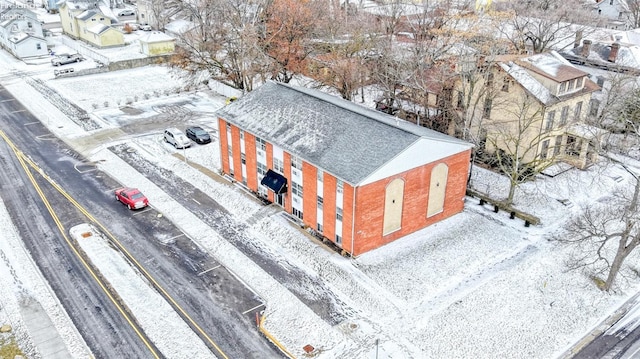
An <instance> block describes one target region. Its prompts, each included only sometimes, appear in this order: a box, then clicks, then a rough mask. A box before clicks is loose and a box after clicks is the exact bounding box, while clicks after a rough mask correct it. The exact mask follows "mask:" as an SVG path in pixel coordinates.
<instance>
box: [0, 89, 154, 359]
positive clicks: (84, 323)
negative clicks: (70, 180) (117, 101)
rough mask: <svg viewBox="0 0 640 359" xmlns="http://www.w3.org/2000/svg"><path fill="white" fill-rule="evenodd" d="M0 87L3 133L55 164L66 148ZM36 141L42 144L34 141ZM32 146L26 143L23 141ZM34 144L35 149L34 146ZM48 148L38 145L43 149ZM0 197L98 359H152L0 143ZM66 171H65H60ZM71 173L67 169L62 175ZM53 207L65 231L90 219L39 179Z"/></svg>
mask: <svg viewBox="0 0 640 359" xmlns="http://www.w3.org/2000/svg"><path fill="white" fill-rule="evenodd" d="M7 100H9V97H8V96H7V92H6V91H5V90H4V88H0V101H1V102H0V114H1V115H0V123H1V126H0V127H1V128H2V129H3V131H5V132H9V133H13V132H16V131H17V132H20V133H22V140H21V141H19V142H20V143H21V144H22V146H23V147H24V146H28V147H30V148H31V151H30V152H31V154H36V155H37V157H40V158H46V159H47V161H57V159H58V158H59V157H62V156H64V154H63V153H62V152H61V151H65V149H64V148H61V147H58V146H56V144H55V142H54V141H51V140H50V139H49V138H51V137H50V136H47V135H46V133H47V132H46V130H45V129H44V128H43V126H42V125H40V124H39V123H36V122H34V121H35V118H33V117H32V116H31V115H30V114H29V113H27V112H15V111H22V110H23V108H22V107H21V105H20V104H18V103H16V102H15V101H7ZM38 136H45V137H42V139H41V140H36V141H34V139H35V138H37V137H38ZM27 138H28V139H29V141H28V142H26V143H25V142H24V140H25V139H27ZM34 142H35V144H34ZM43 143H44V144H46V146H40V144H43ZM0 164H1V166H2V171H0V195H1V196H2V198H3V200H4V202H5V205H6V206H7V210H8V211H9V214H10V215H11V218H12V220H13V222H14V224H15V226H16V227H17V228H18V230H19V232H20V235H21V238H22V240H23V241H24V243H25V245H26V247H27V249H28V250H29V252H30V253H31V256H32V258H33V259H34V261H35V262H36V263H37V264H38V266H39V268H40V271H41V272H42V273H43V275H44V276H45V278H46V279H47V281H48V282H49V285H50V286H51V287H52V288H53V290H54V291H55V293H56V294H57V296H58V298H59V300H60V302H61V303H62V304H63V306H64V308H65V310H66V311H67V313H68V314H69V316H70V317H71V319H72V321H73V323H74V324H75V326H76V327H77V329H78V331H79V332H80V333H81V334H82V336H83V338H84V339H85V341H86V343H87V345H88V346H89V348H90V349H91V350H92V352H93V354H94V355H95V357H97V358H125V357H130V358H133V357H135V358H152V357H154V356H153V355H152V353H151V351H150V350H149V348H147V347H146V345H145V344H144V343H143V342H142V340H141V339H140V337H139V336H138V335H137V334H136V333H135V331H134V330H133V328H132V327H131V326H130V325H129V324H128V323H127V321H126V320H125V318H124V317H123V316H122V315H121V314H120V313H119V311H118V309H117V308H116V306H115V305H114V303H113V302H111V301H110V300H109V299H108V297H107V295H106V293H105V292H104V291H103V290H102V289H101V288H100V286H99V285H98V283H97V282H96V281H95V280H94V279H93V278H92V277H91V275H90V273H89V272H88V271H87V270H86V269H85V268H84V267H83V265H82V263H81V262H80V260H79V258H78V257H77V256H76V255H75V254H74V253H73V252H72V250H71V248H70V247H69V246H68V245H67V244H66V243H65V239H64V238H63V236H62V233H61V232H60V231H59V230H58V228H57V226H56V223H55V222H54V220H53V218H52V217H51V215H50V214H49V212H48V210H47V208H46V207H45V205H44V203H43V202H42V201H41V199H40V197H39V195H38V194H37V192H36V190H35V188H34V186H33V185H32V184H31V183H30V181H29V179H28V178H27V175H26V172H25V171H24V170H23V168H22V167H21V166H20V164H19V163H18V160H17V158H16V157H15V155H14V153H13V151H12V150H11V149H10V148H9V147H8V146H7V144H6V143H5V142H4V141H0ZM62 167H64V166H62ZM71 170H72V169H70V168H65V169H63V170H62V171H63V172H69V171H71ZM35 178H36V179H38V182H39V183H40V185H42V187H43V190H44V191H45V194H46V196H47V197H49V198H50V200H51V202H52V206H53V207H54V208H55V210H56V212H58V213H59V215H60V217H61V218H62V219H63V222H62V224H63V225H64V226H65V228H70V226H73V225H75V224H78V223H83V222H85V221H86V220H85V219H84V218H82V216H81V215H80V214H79V213H78V212H77V211H76V210H75V208H73V207H72V206H71V205H70V204H69V203H68V202H67V201H66V200H63V199H61V196H60V195H59V194H58V193H57V192H54V191H52V188H51V186H48V185H46V184H45V183H44V181H42V177H41V176H37V175H36V176H35Z"/></svg>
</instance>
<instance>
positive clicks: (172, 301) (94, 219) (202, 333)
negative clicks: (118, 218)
mask: <svg viewBox="0 0 640 359" xmlns="http://www.w3.org/2000/svg"><path fill="white" fill-rule="evenodd" d="M0 136H1V137H3V138H4V139H5V141H7V143H8V144H9V145H10V146H11V147H12V148H14V152H16V151H17V149H16V148H15V146H14V145H13V143H12V142H11V141H10V140H9V139H8V138H7V137H6V135H5V134H4V132H2V131H1V130H0ZM18 152H19V151H18ZM20 154H21V156H22V157H24V159H25V160H26V161H27V162H28V163H29V165H30V166H31V167H32V168H33V169H34V170H36V171H38V172H40V173H42V170H41V169H40V168H39V167H38V166H37V165H36V164H35V163H34V162H33V161H32V160H31V159H29V158H28V157H26V156H24V155H23V154H22V153H21V152H20ZM43 177H44V178H45V179H46V180H47V181H48V182H49V183H50V184H51V185H52V186H53V187H54V188H55V189H56V190H57V191H58V192H59V193H60V194H62V195H63V196H64V197H65V198H67V200H69V202H71V203H72V204H73V205H74V206H75V207H76V208H77V209H78V210H79V211H80V212H82V213H83V214H84V215H85V216H86V217H87V218H88V219H89V220H90V221H92V222H93V223H95V224H96V225H97V226H98V227H99V228H100V230H101V231H102V232H103V233H104V234H105V235H107V236H108V237H109V239H110V240H111V241H112V242H113V243H114V244H116V245H117V246H118V249H119V250H120V251H121V252H122V253H124V254H125V255H126V256H127V258H128V259H129V260H130V261H131V262H132V263H133V264H135V266H136V267H137V268H138V269H139V270H140V271H141V272H142V273H143V274H144V276H145V277H146V278H147V279H149V281H151V283H153V285H154V286H155V287H156V289H157V290H158V291H160V292H161V293H162V295H163V296H164V297H165V298H166V299H167V300H169V302H171V304H172V305H173V307H174V308H175V309H176V310H178V311H179V312H180V313H181V314H182V316H183V318H186V319H187V321H188V322H189V323H191V325H192V326H193V327H194V328H196V330H197V331H198V333H200V335H201V337H203V338H204V339H205V340H206V341H207V342H208V343H209V344H211V346H213V347H214V348H215V349H216V350H217V352H218V353H219V354H220V355H221V356H222V358H224V359H229V357H228V356H227V355H226V354H225V353H224V352H223V351H222V349H221V348H220V347H219V346H218V344H216V342H214V341H213V339H211V337H209V335H208V334H207V333H206V332H205V331H204V330H203V329H202V328H201V327H200V326H199V325H198V323H196V321H195V320H193V319H192V318H191V317H190V316H189V314H187V312H186V311H185V310H184V309H183V308H182V307H181V306H180V305H179V304H178V303H177V302H176V301H175V299H173V297H172V296H171V295H169V293H168V292H167V291H166V290H165V289H164V288H163V287H162V286H161V285H160V284H159V283H158V282H157V281H156V279H155V278H154V277H153V276H151V274H150V273H149V272H148V271H147V270H146V269H145V268H144V267H143V266H142V264H140V262H138V261H137V260H136V259H135V257H134V256H133V255H131V253H129V251H127V249H126V248H125V247H124V246H123V245H122V244H121V243H120V241H118V240H117V239H116V238H115V237H114V236H113V234H111V232H109V230H108V229H107V228H106V227H105V226H104V225H103V224H102V223H100V222H99V221H98V220H97V219H96V218H94V217H93V216H92V215H91V214H90V213H89V212H87V210H86V209H84V207H82V206H81V205H80V204H79V203H78V202H77V201H76V200H75V199H73V198H72V197H71V196H70V195H69V194H68V193H67V192H65V191H64V190H63V189H62V188H61V187H60V186H59V185H58V184H57V183H55V182H54V181H52V180H51V179H50V178H49V177H47V176H43Z"/></svg>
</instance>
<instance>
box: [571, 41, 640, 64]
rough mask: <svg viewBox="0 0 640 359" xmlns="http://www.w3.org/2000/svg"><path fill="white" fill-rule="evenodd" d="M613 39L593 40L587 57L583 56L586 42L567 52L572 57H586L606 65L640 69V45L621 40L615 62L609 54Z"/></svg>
mask: <svg viewBox="0 0 640 359" xmlns="http://www.w3.org/2000/svg"><path fill="white" fill-rule="evenodd" d="M612 43H613V41H610V42H605V41H597V42H596V41H593V43H592V44H591V47H590V49H589V53H588V54H587V56H586V57H584V56H582V52H583V49H584V44H582V45H580V46H578V47H576V48H574V49H571V50H570V51H568V52H567V53H568V54H569V55H571V56H572V57H576V58H586V59H587V60H589V61H591V62H596V63H602V64H605V65H618V66H624V67H628V68H633V69H636V70H638V69H640V46H638V45H630V44H628V43H625V42H620V48H619V49H618V54H617V56H616V58H615V62H614V63H612V62H610V61H609V55H610V54H611V44H612Z"/></svg>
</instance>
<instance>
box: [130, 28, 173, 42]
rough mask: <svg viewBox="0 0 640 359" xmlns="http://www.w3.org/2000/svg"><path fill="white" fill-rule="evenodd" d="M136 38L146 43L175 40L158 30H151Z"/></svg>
mask: <svg viewBox="0 0 640 359" xmlns="http://www.w3.org/2000/svg"><path fill="white" fill-rule="evenodd" d="M138 40H140V41H142V42H146V43H154V42H165V41H171V40H175V39H174V38H173V37H171V36H169V35H167V34H165V33H163V32H160V31H152V32H150V33H148V34H145V35H142V36H140V37H139V38H138Z"/></svg>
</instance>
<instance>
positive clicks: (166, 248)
mask: <svg viewBox="0 0 640 359" xmlns="http://www.w3.org/2000/svg"><path fill="white" fill-rule="evenodd" d="M10 100H11V98H10V97H8V96H7V95H6V93H5V97H4V99H3V101H2V102H0V103H2V104H3V106H4V110H5V112H6V113H13V115H12V116H8V117H3V119H2V121H3V126H2V128H3V129H4V131H5V132H7V134H8V135H9V136H10V137H11V138H13V141H14V142H15V143H16V145H17V146H18V147H19V148H20V149H23V151H24V152H25V154H26V155H27V156H29V158H31V159H32V160H33V161H34V162H35V163H37V164H38V165H39V166H40V168H42V169H43V171H44V173H47V174H48V176H50V177H51V178H52V179H53V180H54V181H55V183H57V184H58V185H59V186H60V187H62V188H64V189H66V191H67V192H68V193H69V194H70V195H71V196H72V197H73V198H74V199H75V200H76V201H78V202H79V203H80V205H82V206H83V207H84V209H85V210H86V211H87V212H89V213H91V214H92V216H93V217H94V218H96V219H97V220H98V221H100V222H101V223H104V225H105V227H106V228H108V230H109V231H110V232H111V233H112V234H113V235H114V236H115V238H117V239H118V242H119V243H120V244H121V245H123V246H124V247H126V251H127V253H130V254H131V255H132V256H133V257H132V258H135V260H134V259H131V260H132V261H135V262H136V263H138V265H141V264H140V263H144V269H142V271H143V272H145V273H149V275H150V278H152V279H153V280H155V281H157V283H158V284H159V285H160V286H161V287H162V288H163V293H167V294H166V295H167V296H168V298H169V299H170V300H171V302H174V301H175V303H176V305H177V306H178V307H179V308H180V309H181V308H185V309H184V310H185V316H186V315H188V316H187V318H186V319H185V320H186V321H187V323H188V324H190V325H194V326H198V327H199V328H202V330H204V331H203V332H201V336H202V340H203V341H204V342H205V343H210V342H211V347H210V350H211V352H212V353H214V355H218V354H220V353H224V354H223V355H231V356H233V357H247V358H260V357H263V355H265V354H266V353H269V352H271V353H272V354H270V356H274V357H278V356H279V353H278V351H277V350H276V349H274V348H273V347H271V346H270V345H269V344H268V342H266V341H265V340H264V339H263V338H262V337H261V336H260V335H259V334H258V332H257V330H256V328H255V317H256V312H257V311H259V310H260V309H261V300H260V298H258V297H256V295H255V293H253V292H251V291H250V290H248V289H247V288H246V287H245V286H244V284H243V283H241V282H239V281H238V280H237V278H236V277H235V276H234V275H233V274H231V273H229V272H228V271H226V270H225V268H224V267H221V266H219V263H218V262H216V261H215V260H214V259H213V258H211V257H209V256H208V255H207V254H206V253H204V252H202V250H201V249H200V248H199V247H198V246H197V245H195V244H193V243H192V242H191V241H190V239H189V238H187V237H185V236H184V234H183V233H182V231H181V230H180V229H178V228H176V227H175V226H173V225H172V224H171V223H170V222H169V221H167V220H166V218H165V217H162V216H157V214H158V213H157V212H155V211H154V210H153V209H146V210H143V211H140V212H136V213H132V212H131V211H129V210H128V209H126V207H124V206H122V205H121V204H120V203H118V202H116V201H114V200H113V195H112V190H113V189H114V188H117V187H119V186H121V185H120V184H118V183H117V182H115V181H113V180H112V179H110V178H109V177H108V176H104V174H102V173H100V171H97V170H96V168H95V164H89V163H86V162H85V163H83V159H82V157H81V156H80V155H78V154H77V153H75V152H74V151H73V150H72V149H70V148H68V147H67V146H66V145H65V144H63V143H61V142H60V141H59V140H57V139H56V138H55V137H54V136H52V135H51V134H50V133H49V132H48V131H47V130H46V129H45V128H43V127H42V125H41V124H39V123H38V122H37V121H35V119H34V118H33V117H31V116H30V115H29V114H28V112H24V111H23V108H22V107H21V106H19V105H18V106H17V107H14V108H12V107H11V106H12V105H13V106H15V104H16V102H15V101H10ZM21 111H22V112H21ZM25 129H26V130H25ZM34 140H35V144H36V145H35V146H34V145H33V143H34ZM9 155H10V154H6V157H7V158H10V157H9ZM16 171H17V169H16ZM12 173H13V174H14V176H11V174H12ZM15 173H16V172H9V171H6V172H4V175H5V176H9V177H7V181H3V182H2V183H3V184H4V187H3V188H4V189H5V191H8V190H9V188H11V189H12V191H11V196H10V197H9V196H8V197H7V198H5V201H6V202H7V205H8V208H9V209H10V210H13V211H18V210H19V209H21V208H22V209H23V210H24V209H29V208H32V206H23V205H21V203H26V201H25V200H19V201H12V200H10V198H15V197H16V195H17V194H23V193H24V194H26V193H34V192H33V189H25V190H18V191H15V189H16V187H17V186H16V185H9V183H11V182H10V181H9V178H14V177H15V178H20V177H21V176H15ZM40 182H41V185H42V186H43V187H45V186H46V188H47V191H46V192H47V193H48V194H49V195H50V196H51V197H53V198H54V199H55V200H56V201H55V202H56V203H57V206H56V212H57V213H58V216H59V217H60V218H61V221H62V224H63V226H64V228H65V229H68V228H71V227H72V226H74V225H76V224H78V223H82V222H86V221H87V218H83V216H82V215H81V214H80V213H78V212H77V211H76V210H75V208H73V207H72V206H70V204H69V203H68V202H67V201H66V200H65V199H64V198H62V197H61V196H60V195H59V194H57V193H56V191H55V190H53V189H52V188H51V186H50V185H49V186H48V184H47V183H46V182H44V181H42V180H40ZM3 197H4V196H3ZM35 203H40V202H39V201H36V202H35ZM132 214H135V215H132ZM31 216H32V215H28V216H27V217H26V218H29V217H31ZM43 217H44V218H49V216H47V214H46V212H45V213H44V215H43ZM17 218H23V219H22V220H21V221H20V223H27V222H28V220H27V219H25V217H24V215H21V216H19V217H17ZM25 228H32V227H31V226H27V225H25ZM36 228H39V227H38V226H36V227H35V228H34V229H36ZM44 233H46V232H44ZM49 233H51V234H55V233H58V231H57V230H56V231H54V230H50V231H49ZM30 238H32V242H31V245H32V246H33V247H32V248H33V249H34V253H41V255H40V256H38V257H37V258H35V260H36V262H37V263H40V264H41V270H42V271H43V273H45V274H47V275H50V277H49V281H50V282H51V283H52V285H54V288H55V287H56V286H60V287H62V288H67V290H70V289H76V288H78V289H79V288H82V287H83V286H81V285H79V283H78V280H77V279H76V278H75V277H76V276H80V277H84V279H83V280H82V282H85V281H86V282H89V283H91V281H90V280H89V279H88V277H87V274H84V275H82V273H86V272H85V271H84V269H83V268H81V267H79V266H78V264H74V265H64V264H60V263H51V264H46V263H47V261H50V260H56V259H58V257H57V256H46V255H45V254H46V253H52V252H55V253H57V252H64V253H66V255H65V256H63V257H62V258H60V259H61V260H62V259H64V258H66V257H70V252H69V250H70V249H69V248H68V247H67V246H66V245H65V244H64V242H60V241H61V240H62V238H61V236H59V235H57V236H55V235H54V236H49V235H45V234H43V233H33V234H32V236H30ZM40 238H51V240H57V241H59V242H58V243H57V244H54V243H51V244H50V245H49V246H48V247H42V245H43V244H45V243H48V242H42V241H40V240H39V239H40ZM38 243H40V244H39V245H38ZM35 249H38V250H37V251H35ZM71 258H73V257H72V256H71ZM56 268H65V270H63V271H58V270H56ZM213 268H217V269H215V270H211V269H213ZM97 270H98V271H99V268H98V269H97ZM58 272H60V273H58ZM61 275H66V276H68V275H71V278H67V279H59V278H58V277H59V276H61ZM82 282H81V283H82ZM56 283H57V285H56ZM69 284H71V285H69ZM164 291H166V292H164ZM62 293H64V292H63V291H62V290H61V291H60V294H59V295H60V296H61V298H64V299H63V300H62V303H63V305H65V306H67V307H68V309H67V311H68V312H69V313H70V316H71V317H72V319H74V321H75V322H76V323H77V324H76V325H77V326H78V328H79V330H80V331H81V333H83V336H84V337H85V340H87V342H88V344H89V346H90V347H91V349H92V351H93V352H94V353H96V355H99V356H100V357H113V356H122V355H124V354H123V353H124V352H129V353H130V352H131V349H127V343H129V342H132V343H133V342H137V343H140V346H139V350H140V353H138V354H135V356H136V357H145V356H147V355H151V354H150V353H149V352H148V350H147V349H146V348H145V345H143V343H142V342H140V341H137V340H136V339H137V338H136V335H135V333H129V335H130V338H128V339H123V338H120V337H119V336H123V335H127V331H126V330H124V329H125V328H127V326H126V325H125V324H124V323H110V321H113V320H117V319H120V320H122V318H120V317H119V313H118V312H117V311H116V310H115V309H111V310H109V311H107V310H106V309H107V308H108V307H109V303H108V301H107V300H106V299H102V300H97V299H93V300H90V302H91V303H92V305H90V306H89V305H86V304H85V305H84V308H85V310H84V311H83V310H81V309H74V308H76V307H80V308H81V307H82V305H81V304H79V303H77V302H76V301H80V300H84V299H82V298H88V299H90V297H88V296H87V295H73V294H64V295H63V294H62ZM94 295H97V294H94ZM96 303H102V304H100V305H96ZM206 303H210V304H209V305H207V304H206ZM103 307H104V308H105V309H103ZM88 308H92V309H91V311H89V313H91V312H93V311H95V312H96V313H95V314H97V315H94V317H93V318H92V319H91V320H88V319H82V316H81V314H82V313H86V312H87V309H88ZM103 312H105V313H104V314H109V315H108V316H106V317H105V319H104V320H103V319H102V316H101V315H102V313H103ZM109 317H112V318H111V319H108V318H109ZM97 321H102V322H103V323H96V322H97ZM102 326H106V327H107V328H111V329H110V332H111V333H112V334H111V335H114V336H116V338H114V339H113V340H104V339H99V338H107V337H109V335H108V334H106V333H102V332H103V331H105V329H103V330H100V328H101V327H102ZM113 328H123V330H122V331H120V330H115V329H113ZM92 338H93V339H92ZM117 343H120V344H117ZM218 346H219V347H220V348H221V351H220V349H218ZM119 351H122V352H121V353H120V354H118V352H119ZM154 351H156V352H159V351H158V350H157V349H155V348H154ZM219 351H220V352H219Z"/></svg>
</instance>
